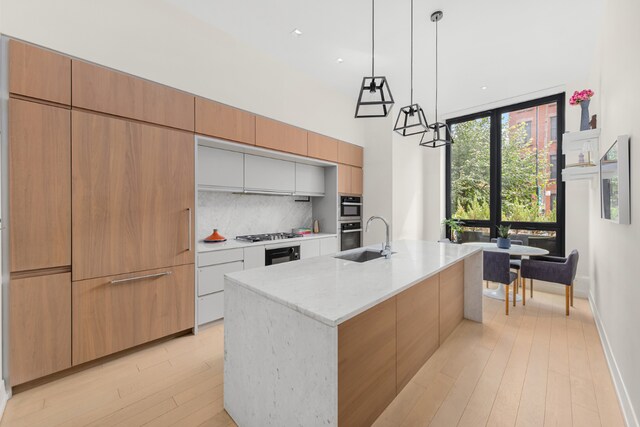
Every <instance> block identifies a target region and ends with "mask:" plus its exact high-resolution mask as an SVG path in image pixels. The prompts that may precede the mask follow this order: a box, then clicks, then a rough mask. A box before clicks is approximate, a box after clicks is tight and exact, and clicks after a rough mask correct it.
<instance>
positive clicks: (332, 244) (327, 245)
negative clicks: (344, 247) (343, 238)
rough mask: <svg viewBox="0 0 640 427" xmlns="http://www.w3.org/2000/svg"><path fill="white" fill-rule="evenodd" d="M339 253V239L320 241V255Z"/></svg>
mask: <svg viewBox="0 0 640 427" xmlns="http://www.w3.org/2000/svg"><path fill="white" fill-rule="evenodd" d="M336 252H338V238H337V237H329V238H326V239H320V255H321V256H322V255H333V254H335V253H336Z"/></svg>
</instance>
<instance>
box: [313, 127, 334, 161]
mask: <svg viewBox="0 0 640 427" xmlns="http://www.w3.org/2000/svg"><path fill="white" fill-rule="evenodd" d="M307 138H308V153H307V155H308V156H309V157H313V158H316V159H321V160H328V161H330V162H337V161H338V140H337V139H333V138H329V137H328V136H324V135H320V134H318V133H314V132H308V133H307Z"/></svg>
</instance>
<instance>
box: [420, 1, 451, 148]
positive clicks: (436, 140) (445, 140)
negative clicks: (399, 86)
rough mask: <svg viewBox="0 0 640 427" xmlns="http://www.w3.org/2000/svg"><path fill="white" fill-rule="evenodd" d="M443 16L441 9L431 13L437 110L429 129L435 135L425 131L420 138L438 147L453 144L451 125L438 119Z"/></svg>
mask: <svg viewBox="0 0 640 427" xmlns="http://www.w3.org/2000/svg"><path fill="white" fill-rule="evenodd" d="M443 16H444V15H443V13H442V11H441V10H438V11H436V12H433V13H432V14H431V22H435V23H436V112H435V119H434V120H435V121H434V122H433V123H431V124H430V125H429V129H431V130H432V131H433V137H432V138H430V137H429V136H428V134H426V133H425V134H423V135H422V139H420V145H421V146H423V147H429V148H438V147H444V146H446V145H451V144H453V139H452V138H451V130H450V129H449V126H447V124H446V123H442V122H439V121H438V21H440V20H441V19H442V17H443Z"/></svg>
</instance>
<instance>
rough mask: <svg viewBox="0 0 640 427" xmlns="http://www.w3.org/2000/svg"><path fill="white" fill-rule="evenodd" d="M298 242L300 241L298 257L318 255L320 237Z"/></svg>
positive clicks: (305, 257) (304, 257)
mask: <svg viewBox="0 0 640 427" xmlns="http://www.w3.org/2000/svg"><path fill="white" fill-rule="evenodd" d="M299 243H300V259H307V258H313V257H316V256H320V239H313V240H304V241H302V242H299ZM292 244H293V242H292Z"/></svg>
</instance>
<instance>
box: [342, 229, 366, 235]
mask: <svg viewBox="0 0 640 427" xmlns="http://www.w3.org/2000/svg"><path fill="white" fill-rule="evenodd" d="M361 231H362V228H357V229H355V230H342V234H347V233H359V232H361Z"/></svg>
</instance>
